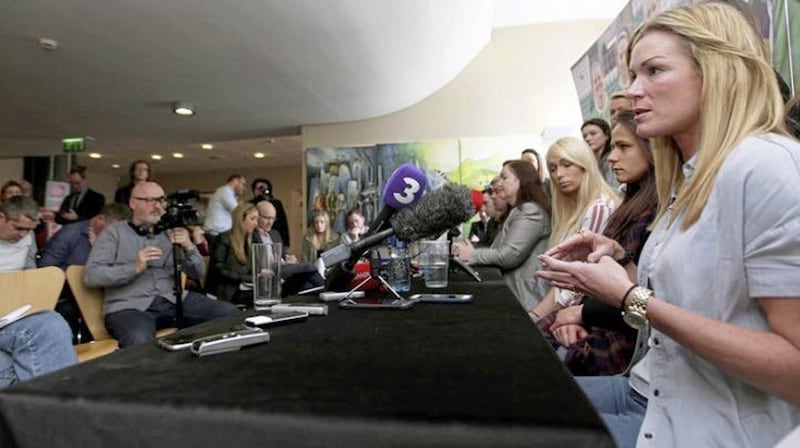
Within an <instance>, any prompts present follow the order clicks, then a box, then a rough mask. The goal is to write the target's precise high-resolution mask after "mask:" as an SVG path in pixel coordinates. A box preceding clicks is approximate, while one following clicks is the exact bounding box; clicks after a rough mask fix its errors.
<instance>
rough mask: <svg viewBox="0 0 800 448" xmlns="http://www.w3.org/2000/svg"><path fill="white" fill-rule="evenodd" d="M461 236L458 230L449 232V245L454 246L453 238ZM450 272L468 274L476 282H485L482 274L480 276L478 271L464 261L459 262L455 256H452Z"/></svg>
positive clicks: (454, 229)
mask: <svg viewBox="0 0 800 448" xmlns="http://www.w3.org/2000/svg"><path fill="white" fill-rule="evenodd" d="M459 236H461V232H460V231H459V230H458V229H457V228H453V229H451V230H450V231H448V232H447V242H448V245H452V244H453V238H458V237H459ZM450 271H451V272H452V271H455V272H458V271H463V272H466V273H467V275H469V276H470V277H471V278H472V279H473V280H475V281H476V282H482V281H483V279H482V278H481V276H480V274H478V271H476V270H475V269H473V268H472V266H470V265H468V264H467V263H464V262H463V261H461V260H459V259H458V258H456V257H455V256H453V255H450Z"/></svg>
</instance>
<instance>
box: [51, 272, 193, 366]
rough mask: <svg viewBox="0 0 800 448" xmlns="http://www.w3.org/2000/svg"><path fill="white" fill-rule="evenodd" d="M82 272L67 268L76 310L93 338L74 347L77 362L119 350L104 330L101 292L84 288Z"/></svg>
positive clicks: (171, 330) (163, 331)
mask: <svg viewBox="0 0 800 448" xmlns="http://www.w3.org/2000/svg"><path fill="white" fill-rule="evenodd" d="M84 271H85V269H84V266H83V265H71V266H68V267H67V283H69V287H70V289H72V294H73V295H74V296H75V301H76V302H77V303H78V308H80V310H81V315H83V320H84V322H86V327H88V328H89V332H91V333H92V337H93V338H94V341H92V342H87V343H85V344H78V345H76V346H75V351H76V352H77V353H78V360H79V361H80V362H84V361H89V360H90V359H94V358H98V357H100V356H104V355H107V354H109V353H111V352H113V351H115V350H117V348H119V343H118V342H117V340H116V339H114V338H112V337H111V334H110V333H109V332H108V330H107V329H106V324H105V321H104V320H103V290H102V289H99V288H90V287H88V286H86V284H84V283H83V275H84ZM182 277H185V276H182ZM182 280H183V278H182ZM175 330H176V329H175V328H164V329H161V330H158V332H157V333H156V337H161V336H166V335H168V334H171V333H174V332H175Z"/></svg>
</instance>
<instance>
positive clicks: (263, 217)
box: [258, 215, 276, 221]
mask: <svg viewBox="0 0 800 448" xmlns="http://www.w3.org/2000/svg"><path fill="white" fill-rule="evenodd" d="M258 217H259V218H261V219H266V220H269V221H275V218H276V217H275V216H264V215H258Z"/></svg>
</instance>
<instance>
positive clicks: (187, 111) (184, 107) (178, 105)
mask: <svg viewBox="0 0 800 448" xmlns="http://www.w3.org/2000/svg"><path fill="white" fill-rule="evenodd" d="M172 112H174V113H175V114H176V115H181V116H184V117H191V116H192V115H194V104H192V103H190V102H188V101H176V102H174V103H172Z"/></svg>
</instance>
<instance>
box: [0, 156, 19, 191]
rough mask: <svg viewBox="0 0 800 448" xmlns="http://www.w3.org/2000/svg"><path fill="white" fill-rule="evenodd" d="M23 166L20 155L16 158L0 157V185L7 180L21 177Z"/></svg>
mask: <svg viewBox="0 0 800 448" xmlns="http://www.w3.org/2000/svg"><path fill="white" fill-rule="evenodd" d="M24 166H25V164H24V161H23V159H22V158H21V157H20V158H16V159H0V185H2V184H4V183H6V181H9V180H20V179H22V173H23V170H24Z"/></svg>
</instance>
